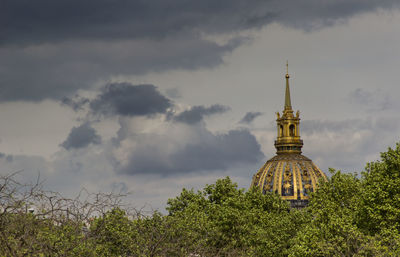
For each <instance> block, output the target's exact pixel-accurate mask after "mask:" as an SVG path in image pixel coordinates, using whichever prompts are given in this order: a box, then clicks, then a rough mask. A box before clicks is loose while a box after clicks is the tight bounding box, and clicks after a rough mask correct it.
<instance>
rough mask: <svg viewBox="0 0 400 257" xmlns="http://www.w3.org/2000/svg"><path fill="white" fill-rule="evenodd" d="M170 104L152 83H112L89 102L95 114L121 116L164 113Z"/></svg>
mask: <svg viewBox="0 0 400 257" xmlns="http://www.w3.org/2000/svg"><path fill="white" fill-rule="evenodd" d="M171 106H172V103H171V101H170V100H169V99H168V98H166V97H165V96H163V95H162V94H161V93H160V92H159V91H158V90H157V88H156V87H155V86H153V85H132V84H130V83H126V82H125V83H113V84H109V85H107V86H106V87H105V89H104V90H103V92H102V93H101V94H100V95H98V96H97V98H96V99H94V100H93V101H92V102H91V103H90V108H91V110H92V112H93V113H95V114H103V115H109V114H117V115H123V116H149V115H153V114H157V113H165V112H166V111H167V109H168V108H169V107H171Z"/></svg>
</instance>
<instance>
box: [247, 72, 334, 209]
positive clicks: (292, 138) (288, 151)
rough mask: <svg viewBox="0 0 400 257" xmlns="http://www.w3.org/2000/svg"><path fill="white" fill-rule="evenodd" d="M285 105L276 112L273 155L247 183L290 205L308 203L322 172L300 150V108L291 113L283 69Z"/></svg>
mask: <svg viewBox="0 0 400 257" xmlns="http://www.w3.org/2000/svg"><path fill="white" fill-rule="evenodd" d="M285 77H286V92H285V107H284V110H283V112H282V116H281V114H280V113H279V112H278V113H277V120H276V121H277V132H278V136H277V140H276V141H275V148H276V153H277V155H276V156H274V157H273V158H271V159H270V160H268V161H267V162H266V163H265V164H264V166H262V167H261V169H260V170H259V171H258V172H257V173H256V174H254V176H253V180H252V183H251V186H255V187H258V188H260V190H261V191H262V192H263V193H264V194H265V193H267V192H275V193H277V194H279V195H280V196H281V197H282V199H284V200H287V201H290V205H291V206H292V207H293V208H303V207H305V206H306V205H307V204H308V199H309V196H310V193H311V192H314V191H316V190H317V188H318V182H319V181H320V180H321V179H323V180H326V175H325V174H324V172H322V171H321V170H320V169H319V168H318V167H317V166H316V165H315V164H314V163H313V162H312V161H311V160H310V159H309V158H307V157H305V156H304V155H302V154H301V148H302V147H303V140H301V139H300V112H299V111H297V112H296V115H293V110H292V105H291V100H290V90H289V78H290V76H289V74H288V73H286V76H285Z"/></svg>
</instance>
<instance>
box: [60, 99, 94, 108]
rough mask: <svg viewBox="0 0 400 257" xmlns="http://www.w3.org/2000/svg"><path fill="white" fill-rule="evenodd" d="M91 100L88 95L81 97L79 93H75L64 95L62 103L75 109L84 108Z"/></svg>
mask: <svg viewBox="0 0 400 257" xmlns="http://www.w3.org/2000/svg"><path fill="white" fill-rule="evenodd" d="M89 102H90V100H89V99H88V98H86V97H81V96H79V95H75V96H74V97H72V98H70V97H66V96H65V97H63V98H62V99H61V104H62V105H66V106H69V107H71V108H72V109H73V110H74V111H79V110H82V109H83V107H84V106H85V105H86V104H88V103H89Z"/></svg>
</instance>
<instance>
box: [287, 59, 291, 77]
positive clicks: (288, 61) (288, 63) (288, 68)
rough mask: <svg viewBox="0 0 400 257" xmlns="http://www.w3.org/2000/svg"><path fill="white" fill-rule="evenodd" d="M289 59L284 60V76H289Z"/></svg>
mask: <svg viewBox="0 0 400 257" xmlns="http://www.w3.org/2000/svg"><path fill="white" fill-rule="evenodd" d="M289 77H290V76H289V61H288V60H286V78H289Z"/></svg>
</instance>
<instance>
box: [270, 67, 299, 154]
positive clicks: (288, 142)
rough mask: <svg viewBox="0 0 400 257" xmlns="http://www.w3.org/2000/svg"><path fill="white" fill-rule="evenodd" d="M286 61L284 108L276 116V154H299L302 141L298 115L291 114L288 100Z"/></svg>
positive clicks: (287, 68)
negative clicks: (280, 113)
mask: <svg viewBox="0 0 400 257" xmlns="http://www.w3.org/2000/svg"><path fill="white" fill-rule="evenodd" d="M288 66H289V65H288V63H287V62H286V76H285V77H286V92H285V109H284V110H283V113H282V116H281V115H278V116H277V120H276V121H277V123H278V124H277V125H278V137H277V140H276V141H275V147H276V149H277V154H283V153H285V154H288V153H292V154H300V153H301V147H302V146H303V141H302V140H301V139H300V117H299V116H300V115H299V112H297V113H296V116H294V115H293V110H292V104H291V101H290V88H289V78H290V76H289V67H288Z"/></svg>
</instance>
